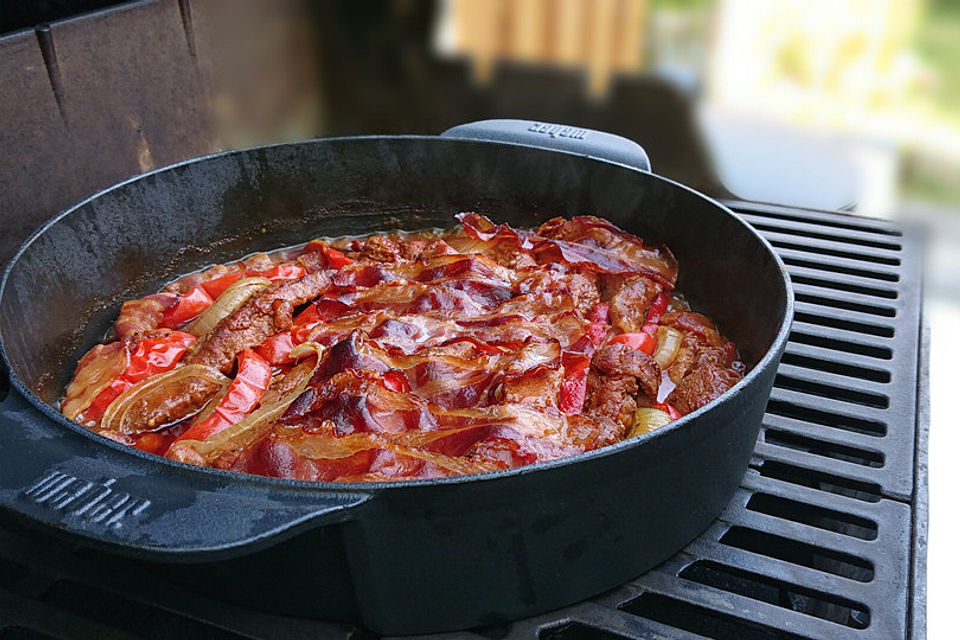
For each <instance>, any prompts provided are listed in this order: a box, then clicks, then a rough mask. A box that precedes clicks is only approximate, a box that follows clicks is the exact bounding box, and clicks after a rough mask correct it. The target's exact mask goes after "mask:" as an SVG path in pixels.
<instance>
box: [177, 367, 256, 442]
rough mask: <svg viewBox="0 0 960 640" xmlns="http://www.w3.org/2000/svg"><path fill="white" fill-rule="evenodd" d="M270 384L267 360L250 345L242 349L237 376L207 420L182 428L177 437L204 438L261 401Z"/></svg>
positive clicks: (241, 417)
mask: <svg viewBox="0 0 960 640" xmlns="http://www.w3.org/2000/svg"><path fill="white" fill-rule="evenodd" d="M269 384H270V364H269V363H267V361H266V360H264V359H263V358H261V357H260V356H258V355H257V354H256V353H255V352H254V351H253V350H252V349H244V350H243V351H241V352H240V355H239V356H238V358H237V377H236V378H234V379H233V382H231V383H230V386H229V387H227V393H226V394H225V395H224V396H223V398H222V399H221V400H220V403H219V404H218V405H217V408H216V409H214V410H213V413H212V414H211V415H210V417H209V418H207V419H206V420H202V421H200V422H198V423H197V424H195V425H193V426H192V427H190V428H189V429H187V430H186V431H184V432H183V435H181V436H180V437H179V438H177V440H178V441H179V440H206V439H207V438H209V437H210V436H212V435H213V434H215V433H218V432H220V431H223V430H224V429H226V428H227V427H230V426H233V425H235V424H237V423H238V422H240V421H241V420H243V418H244V417H246V415H247V414H249V413H250V412H251V411H253V409H254V408H255V407H256V406H257V403H259V402H260V398H262V397H263V394H264V392H265V391H266V390H267V385H269Z"/></svg>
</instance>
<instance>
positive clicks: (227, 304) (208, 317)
mask: <svg viewBox="0 0 960 640" xmlns="http://www.w3.org/2000/svg"><path fill="white" fill-rule="evenodd" d="M269 285H270V281H269V280H267V279H266V278H241V279H240V280H237V281H236V282H234V283H233V284H232V285H230V286H229V287H227V288H226V289H225V290H224V292H223V293H221V294H220V295H219V296H217V299H216V301H214V303H213V304H212V305H210V306H209V307H208V308H207V310H206V311H204V312H203V313H201V314H200V316H199V317H198V318H197V319H196V320H194V321H193V322H191V323H190V324H188V325H187V326H185V327H184V328H183V331H186V332H188V333H192V334H193V335H195V336H202V335H203V334H205V333H207V332H209V331H210V330H212V329H213V328H214V327H216V326H217V325H218V324H220V321H221V320H223V319H224V318H226V317H227V316H229V315H230V314H231V313H233V312H234V311H236V310H237V309H239V308H240V307H241V306H242V305H243V304H244V303H245V302H246V301H247V300H249V299H250V298H252V297H253V296H254V294H256V293H257V292H258V291H260V290H261V289H263V288H265V287H267V286H269Z"/></svg>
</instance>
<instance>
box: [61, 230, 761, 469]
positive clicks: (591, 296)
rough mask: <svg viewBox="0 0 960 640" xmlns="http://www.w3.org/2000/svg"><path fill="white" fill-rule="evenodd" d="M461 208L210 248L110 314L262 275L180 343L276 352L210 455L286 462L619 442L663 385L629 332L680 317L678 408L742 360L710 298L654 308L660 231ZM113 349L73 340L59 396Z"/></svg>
mask: <svg viewBox="0 0 960 640" xmlns="http://www.w3.org/2000/svg"><path fill="white" fill-rule="evenodd" d="M457 219H458V220H459V221H460V223H461V225H462V227H461V228H460V229H456V230H452V231H447V232H441V233H432V232H431V233H421V234H399V233H398V234H381V235H372V236H368V237H366V238H342V239H337V240H314V241H311V242H309V243H307V244H306V245H305V246H303V247H302V248H299V249H288V250H284V251H280V252H276V253H274V254H272V255H266V254H256V255H254V256H252V257H250V258H247V259H245V260H243V261H240V262H237V263H233V264H229V265H216V266H213V267H211V268H208V269H206V270H204V271H202V272H198V273H195V274H190V275H187V276H184V277H183V278H180V279H179V280H177V281H176V282H174V283H171V284H170V285H168V286H167V287H166V289H165V291H164V292H162V293H159V294H154V295H152V296H147V297H145V298H142V299H140V300H133V301H130V302H127V303H125V304H124V306H123V309H122V311H121V314H120V318H119V319H118V321H117V324H116V327H115V330H116V333H117V335H118V336H121V337H123V336H130V338H129V339H131V340H135V339H137V338H138V337H139V336H141V335H144V334H146V333H147V332H149V331H151V330H153V329H155V328H156V327H157V326H159V325H160V323H161V322H162V321H163V318H164V317H165V316H164V313H165V312H166V313H168V314H169V309H171V308H172V307H173V306H174V305H176V304H177V300H178V296H181V297H182V296H184V295H187V294H189V293H190V292H191V291H195V290H197V288H198V287H201V288H203V290H204V291H206V292H207V294H209V295H210V297H212V298H216V297H217V295H219V293H221V292H222V291H223V290H225V289H226V288H227V287H228V286H229V285H230V284H231V283H233V282H235V281H237V280H238V279H239V278H241V277H244V276H252V275H256V276H257V277H266V278H268V279H270V280H273V281H274V282H273V283H272V284H270V285H269V286H265V288H263V289H262V290H260V291H259V292H258V293H256V294H255V295H254V296H253V297H252V298H250V299H249V300H247V301H246V302H245V303H244V304H242V305H241V306H239V307H238V308H237V309H236V310H234V311H233V312H232V313H231V314H230V315H228V316H227V317H225V318H224V319H223V320H222V321H221V322H220V323H219V324H218V325H217V326H216V327H214V328H213V329H209V330H207V331H205V332H204V334H203V335H199V336H198V338H197V340H196V343H195V344H194V346H193V347H192V348H191V350H190V352H189V353H188V355H187V356H186V357H184V359H183V363H184V364H186V363H204V364H208V365H212V366H214V367H216V368H218V369H219V370H220V371H222V372H223V373H227V374H229V373H230V372H231V371H233V369H234V363H235V360H236V356H237V354H238V353H240V352H241V351H243V350H244V349H247V348H251V349H254V350H255V351H256V352H257V354H259V356H260V357H261V358H262V359H263V360H261V361H260V362H262V363H263V364H262V366H267V364H269V365H270V366H271V367H272V376H273V377H272V378H271V379H272V380H276V381H279V382H278V383H277V384H273V383H271V385H270V388H269V389H268V390H267V392H266V393H265V394H264V395H263V398H264V399H263V400H261V402H263V403H264V404H265V406H257V407H256V408H254V410H253V411H251V412H247V413H246V414H245V415H248V416H250V417H249V420H250V421H251V422H250V424H249V425H248V426H249V427H250V428H247V426H242V428H238V429H237V431H238V432H239V431H243V432H244V435H243V436H236V437H234V436H233V435H231V434H230V431H229V429H227V430H224V431H223V432H222V439H223V440H225V441H226V442H225V443H220V442H216V443H214V444H211V445H210V446H211V447H212V448H213V449H212V451H213V453H212V454H210V452H209V451H208V452H207V454H205V455H204V457H202V460H206V462H205V463H206V464H210V465H212V466H216V467H218V468H222V469H232V470H234V471H242V472H247V473H257V474H262V475H268V476H275V477H282V478H291V479H298V480H312V481H368V480H381V481H382V480H396V479H403V478H434V477H443V476H450V475H462V474H467V473H479V472H483V471H492V470H496V469H505V468H509V467H515V466H521V465H527V464H532V463H535V462H538V461H543V460H552V459H555V458H560V457H565V456H570V455H574V454H577V453H580V452H584V451H589V450H591V449H595V448H597V447H601V446H604V445H607V444H610V443H613V442H616V441H618V440H620V439H622V438H623V437H624V435H625V434H626V433H627V432H628V431H629V430H630V426H631V424H630V423H631V420H632V417H633V412H634V410H635V409H636V407H638V406H641V407H645V406H653V405H656V402H657V397H658V391H660V390H659V384H660V381H661V373H660V369H659V367H658V365H657V364H656V362H655V361H654V360H653V359H652V358H651V357H650V356H648V355H647V354H646V353H644V352H643V351H640V350H637V349H636V348H633V347H631V346H629V345H631V344H632V343H631V342H630V341H629V340H621V339H619V338H617V336H619V335H621V334H623V333H636V332H640V331H646V332H647V333H644V334H643V335H644V336H648V342H649V340H652V339H653V338H652V337H649V336H653V334H654V333H656V328H657V327H658V326H660V325H662V326H665V327H670V328H671V329H672V330H675V332H676V331H678V332H680V333H681V334H682V339H681V345H680V347H679V349H678V351H677V355H676V358H675V360H674V361H673V362H672V364H671V366H670V367H669V368H668V370H667V372H666V373H667V374H669V376H670V378H671V379H672V381H673V382H675V383H676V386H675V388H674V387H673V385H672V384H668V385H665V389H664V391H663V392H664V393H666V391H667V390H670V389H672V393H671V395H670V397H669V402H671V403H672V408H675V409H678V410H679V411H680V412H684V413H685V412H689V411H693V410H695V409H697V408H698V407H700V406H702V405H703V404H705V403H706V402H709V401H710V400H712V399H713V398H715V397H717V396H718V395H719V394H720V393H722V392H723V391H724V390H726V389H728V388H729V387H730V386H732V385H733V384H735V383H736V381H737V380H739V377H740V375H741V373H742V371H743V365H742V363H739V362H737V361H736V349H735V347H734V346H733V343H729V342H727V341H726V340H725V339H724V338H723V337H722V336H721V335H720V334H719V332H718V331H717V329H716V327H715V326H714V325H713V324H712V323H711V322H710V321H709V320H708V319H707V318H706V317H704V316H702V315H700V314H696V313H692V312H687V311H683V312H673V313H664V312H663V311H664V309H665V308H666V307H667V305H668V303H669V302H670V300H671V299H673V298H672V296H673V293H672V290H673V287H674V285H675V283H676V280H677V265H676V261H675V260H674V258H673V255H672V254H671V253H670V251H669V250H668V249H667V248H666V247H651V246H646V245H645V244H644V243H643V241H642V240H640V239H639V238H637V237H635V236H633V235H631V234H629V233H626V232H625V231H622V230H620V229H618V228H617V227H616V226H614V225H612V224H611V223H609V222H607V221H605V220H602V219H600V218H596V217H593V216H579V217H575V218H573V219H570V220H565V219H562V218H554V219H552V220H548V221H547V222H545V223H543V224H542V225H540V226H539V227H537V228H536V229H534V230H529V229H515V228H513V227H510V226H509V225H506V224H495V223H494V222H492V221H491V220H489V219H488V218H486V217H484V216H481V215H478V214H476V213H464V214H460V215H459V216H457ZM661 314H662V315H661ZM618 340H619V341H620V342H623V344H615V343H616V342H617V341H618ZM304 343H311V344H309V345H308V346H307V347H304V346H303V345H304ZM111 349H113V351H111ZM114 351H116V347H111V346H106V347H98V348H97V349H95V350H94V351H91V353H90V354H89V355H88V356H85V358H84V360H82V361H81V363H80V367H79V369H78V374H77V378H76V380H75V383H74V384H73V385H72V386H71V387H70V392H69V393H68V397H67V399H66V400H65V402H64V410H65V411H66V410H75V408H76V406H77V405H78V401H77V400H76V399H75V398H79V397H80V395H81V393H80V391H78V390H80V389H81V388H82V387H83V388H86V387H90V388H93V389H94V390H96V389H98V388H99V387H97V386H96V384H94V383H96V382H97V380H98V378H97V377H96V376H95V375H94V374H92V373H91V372H94V373H96V372H97V371H98V370H99V369H104V370H106V369H108V368H109V367H108V366H107V365H109V364H110V363H111V362H112V361H108V358H110V357H113V358H114V359H116V358H117V356H116V354H115V353H114V355H113V356H111V355H110V354H111V353H113V352H114ZM304 353H308V354H309V355H310V357H308V358H307V359H305V360H304V358H305V356H304ZM317 354H319V355H317ZM248 357H255V356H248ZM98 358H99V359H102V360H103V363H102V366H99V365H98V366H99V369H98V368H97V367H94V366H93V364H96V362H100V360H98ZM298 359H299V361H298ZM93 360H96V362H95V363H93V364H92V363H91V361H93ZM263 361H265V362H263ZM101 377H102V376H101ZM664 379H666V378H664ZM85 381H87V382H85ZM666 387H669V388H670V389H666ZM172 388H176V387H172ZM90 393H92V392H90ZM90 393H88V394H87V395H90ZM184 394H185V395H184V397H183V398H182V399H181V400H183V401H187V400H189V399H190V398H189V397H188V396H187V395H186V392H184ZM268 398H269V400H268ZM171 400H176V398H172V399H171ZM657 406H659V405H657ZM664 406H666V405H664ZM204 413H209V412H201V414H200V416H198V417H197V418H195V419H190V420H186V419H185V420H184V421H183V423H180V424H176V425H175V426H174V427H163V428H161V429H159V430H158V431H157V433H156V434H150V435H152V436H156V438H155V439H156V440H157V442H158V443H159V444H157V443H153V444H151V443H144V442H139V441H135V440H130V439H128V440H130V441H129V442H128V444H132V445H135V446H140V447H141V448H144V449H146V450H150V451H158V452H162V449H164V448H165V446H166V445H167V444H169V441H171V440H173V439H175V438H176V437H177V436H178V435H179V434H183V433H184V432H185V431H186V430H188V429H189V428H190V427H191V426H193V423H194V422H197V421H199V420H202V419H203V418H204ZM260 415H263V416H269V417H268V418H262V419H261V418H256V416H260ZM246 420H247V419H246V418H245V422H246ZM241 424H243V423H241ZM88 426H90V427H91V428H97V427H98V425H97V424H90V425H88ZM231 428H232V427H231ZM187 433H189V432H188V431H187ZM218 437H219V436H218ZM125 441H126V440H125ZM151 442H152V441H151ZM147 445H150V446H147ZM160 445H164V446H160ZM208 454H209V455H208ZM197 463H204V462H202V461H200V460H198V461H197Z"/></svg>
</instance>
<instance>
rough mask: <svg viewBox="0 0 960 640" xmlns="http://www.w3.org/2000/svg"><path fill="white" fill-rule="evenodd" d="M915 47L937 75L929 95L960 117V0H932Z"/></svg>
mask: <svg viewBox="0 0 960 640" xmlns="http://www.w3.org/2000/svg"><path fill="white" fill-rule="evenodd" d="M913 48H914V50H915V51H916V52H917V54H918V55H919V56H920V58H921V59H922V60H923V61H924V62H925V63H926V64H927V65H929V66H930V68H931V69H932V70H933V72H934V73H935V74H936V76H937V81H936V83H935V85H934V87H933V88H932V95H931V96H930V97H931V98H932V99H933V101H934V102H935V103H936V104H937V106H938V107H939V108H940V109H942V110H944V111H947V112H949V113H951V115H955V116H960V0H932V1H931V2H929V3H928V4H927V5H926V7H925V10H924V12H923V15H922V16H921V18H920V21H919V24H918V25H917V29H916V32H915V33H914V37H913Z"/></svg>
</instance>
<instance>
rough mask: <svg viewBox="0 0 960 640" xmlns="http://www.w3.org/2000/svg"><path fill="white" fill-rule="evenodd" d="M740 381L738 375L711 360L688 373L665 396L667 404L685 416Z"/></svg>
mask: <svg viewBox="0 0 960 640" xmlns="http://www.w3.org/2000/svg"><path fill="white" fill-rule="evenodd" d="M739 380H740V374H739V373H737V372H736V371H734V370H732V369H726V368H724V367H723V366H722V365H718V364H717V363H716V362H713V361H712V360H708V361H706V362H704V364H702V365H700V366H697V367H696V368H695V369H693V370H692V371H691V372H690V373H688V374H687V375H686V376H685V377H684V378H683V380H681V381H680V383H679V384H677V387H676V388H675V389H674V390H673V391H672V392H671V393H670V395H669V396H667V402H668V403H670V404H671V405H673V407H674V408H675V409H677V411H679V412H680V413H682V414H684V415H686V414H688V413H690V412H691V411H696V410H697V409H699V408H700V407H702V406H704V405H705V404H707V403H709V402H711V401H713V400H714V399H716V398H718V397H719V396H720V395H721V394H722V393H724V392H725V391H727V390H728V389H730V388H731V387H732V386H733V385H735V384H736V383H737V382H739Z"/></svg>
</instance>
